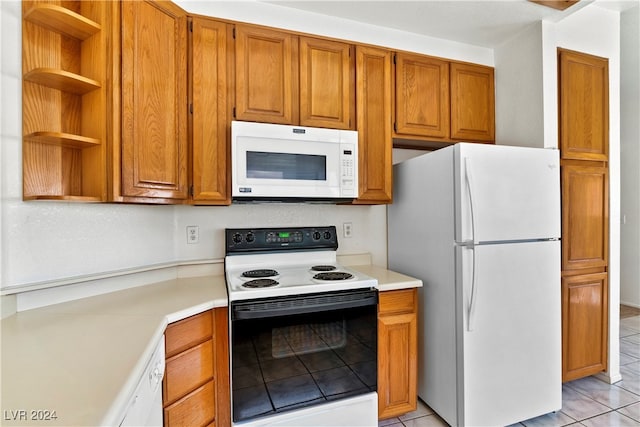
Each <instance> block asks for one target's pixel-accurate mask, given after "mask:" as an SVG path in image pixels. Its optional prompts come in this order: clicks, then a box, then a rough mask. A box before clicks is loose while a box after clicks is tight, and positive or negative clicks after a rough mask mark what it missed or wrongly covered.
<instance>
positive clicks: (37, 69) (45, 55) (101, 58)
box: [22, 1, 119, 202]
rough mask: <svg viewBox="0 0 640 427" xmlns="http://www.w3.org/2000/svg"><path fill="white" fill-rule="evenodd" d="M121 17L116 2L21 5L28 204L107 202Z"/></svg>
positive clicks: (24, 170)
mask: <svg viewBox="0 0 640 427" xmlns="http://www.w3.org/2000/svg"><path fill="white" fill-rule="evenodd" d="M117 10H118V5H117V4H116V3H112V2H82V1H23V2H22V18H23V19H22V70H23V73H24V74H23V76H22V77H23V78H22V128H23V135H24V137H23V144H22V183H23V186H22V196H23V199H24V200H42V199H44V200H65V201H88V202H99V201H106V200H107V199H108V183H107V149H106V147H107V144H108V141H109V140H110V139H111V128H110V122H111V121H110V120H109V118H110V117H111V116H110V115H111V110H110V102H111V100H113V99H114V98H116V96H114V93H113V86H112V85H111V84H109V83H110V82H111V81H112V72H113V69H112V68H111V67H110V65H111V63H110V61H109V60H108V59H109V49H110V47H111V46H112V44H113V43H114V40H113V39H112V38H111V32H110V31H109V29H111V28H113V27H116V26H117V25H114V19H115V15H116V13H117ZM118 71H119V70H118ZM118 90H119V88H118Z"/></svg>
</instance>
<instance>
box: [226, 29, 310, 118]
mask: <svg viewBox="0 0 640 427" xmlns="http://www.w3.org/2000/svg"><path fill="white" fill-rule="evenodd" d="M298 75H299V74H298V37H297V36H295V35H292V34H289V33H285V32H280V31H274V30H269V29H263V28H259V27H254V26H250V25H236V79H235V81H236V90H235V92H236V99H235V102H236V107H235V108H236V109H235V118H236V119H237V120H247V121H254V122H267V123H281V124H298V118H299V114H298Z"/></svg>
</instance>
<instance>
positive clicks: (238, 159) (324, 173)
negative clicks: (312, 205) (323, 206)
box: [234, 137, 340, 198]
mask: <svg viewBox="0 0 640 427" xmlns="http://www.w3.org/2000/svg"><path fill="white" fill-rule="evenodd" d="M237 145H238V146H237V147H236V153H237V154H236V156H235V159H234V166H235V167H236V168H237V170H236V172H235V173H234V177H235V183H234V196H241V197H242V196H247V197H274V198H275V197H283V198H284V197H286V198H306V197H318V198H327V197H331V198H335V197H339V196H340V185H339V176H338V174H339V170H340V169H339V168H340V165H339V157H340V156H339V150H340V146H339V144H335V143H323V142H316V141H313V142H311V141H305V142H300V141H286V140H281V139H270V138H256V137H244V138H243V137H239V138H238V140H237Z"/></svg>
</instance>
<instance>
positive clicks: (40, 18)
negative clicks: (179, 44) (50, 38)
mask: <svg viewBox="0 0 640 427" xmlns="http://www.w3.org/2000/svg"><path fill="white" fill-rule="evenodd" d="M24 18H25V19H27V20H29V21H31V22H33V23H34V24H37V25H40V26H41V27H44V28H47V29H48V30H51V31H55V32H57V33H60V34H64V35H67V36H70V37H73V38H75V39H78V40H86V39H88V38H89V37H91V36H92V35H94V34H96V33H97V32H99V31H100V30H101V27H100V25H99V24H97V23H95V22H93V21H92V20H90V19H87V18H85V17H84V16H82V15H79V14H77V13H75V12H73V11H71V10H69V9H66V8H64V7H62V6H57V5H54V4H38V5H36V6H34V7H33V8H31V9H30V10H29V11H28V12H27V13H26V14H25V16H24Z"/></svg>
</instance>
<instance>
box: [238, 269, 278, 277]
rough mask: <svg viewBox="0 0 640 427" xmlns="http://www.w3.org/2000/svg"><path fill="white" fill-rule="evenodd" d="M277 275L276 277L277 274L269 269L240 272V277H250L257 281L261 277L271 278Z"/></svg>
mask: <svg viewBox="0 0 640 427" xmlns="http://www.w3.org/2000/svg"><path fill="white" fill-rule="evenodd" d="M277 275H278V272H277V271H276V270H273V269H270V268H261V269H258V270H248V271H243V272H242V277H250V278H252V279H257V278H262V277H273V276H277Z"/></svg>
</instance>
